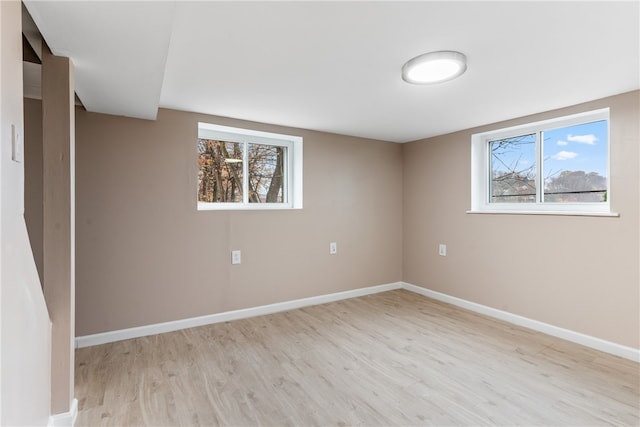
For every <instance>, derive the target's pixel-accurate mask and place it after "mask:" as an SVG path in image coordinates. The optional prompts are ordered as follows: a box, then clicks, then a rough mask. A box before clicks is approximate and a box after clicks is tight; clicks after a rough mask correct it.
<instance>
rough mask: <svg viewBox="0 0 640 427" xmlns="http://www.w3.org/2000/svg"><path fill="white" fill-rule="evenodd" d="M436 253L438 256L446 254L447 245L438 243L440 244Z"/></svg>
mask: <svg viewBox="0 0 640 427" xmlns="http://www.w3.org/2000/svg"><path fill="white" fill-rule="evenodd" d="M438 254H439V255H440V256H447V245H443V244H442V243H440V246H439V247H438Z"/></svg>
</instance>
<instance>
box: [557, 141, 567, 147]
mask: <svg viewBox="0 0 640 427" xmlns="http://www.w3.org/2000/svg"><path fill="white" fill-rule="evenodd" d="M557 144H558V145H559V146H561V147H564V146H565V145H569V143H568V142H567V141H563V140H559V141H558V143H557Z"/></svg>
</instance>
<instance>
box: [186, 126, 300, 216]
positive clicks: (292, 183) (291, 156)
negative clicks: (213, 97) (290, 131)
mask: <svg viewBox="0 0 640 427" xmlns="http://www.w3.org/2000/svg"><path fill="white" fill-rule="evenodd" d="M198 139H215V140H223V141H229V142H242V143H245V144H244V150H245V153H244V156H243V157H244V158H246V150H247V143H248V144H251V143H255V144H266V145H277V146H281V147H287V156H286V159H285V164H286V165H287V174H286V180H285V184H284V193H285V194H284V197H285V202H284V203H207V202H200V201H198V202H197V206H198V210H199V211H213V210H278V209H302V137H300V136H292V135H283V134H278V133H271V132H262V131H257V130H251V129H242V128H235V127H230V126H221V125H214V124H211V123H204V122H198ZM245 176H246V175H245ZM248 185H249V184H248V180H247V179H244V180H243V187H244V188H243V190H244V191H243V194H247V190H248ZM196 200H197V197H196Z"/></svg>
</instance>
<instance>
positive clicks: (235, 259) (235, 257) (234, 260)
mask: <svg viewBox="0 0 640 427" xmlns="http://www.w3.org/2000/svg"><path fill="white" fill-rule="evenodd" d="M241 261H242V257H241V253H240V251H231V264H234V265H236V264H240V263H241Z"/></svg>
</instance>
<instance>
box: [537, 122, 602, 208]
mask: <svg viewBox="0 0 640 427" xmlns="http://www.w3.org/2000/svg"><path fill="white" fill-rule="evenodd" d="M542 135H543V137H542V138H543V141H544V201H545V202H555V203H567V202H568V203H576V202H579V203H585V202H587V203H588V202H606V201H607V178H608V177H607V142H608V141H607V121H606V120H601V121H597V122H593V123H584V124H579V125H574V126H568V127H563V128H558V129H553V130H548V131H545V132H543V134H542Z"/></svg>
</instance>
